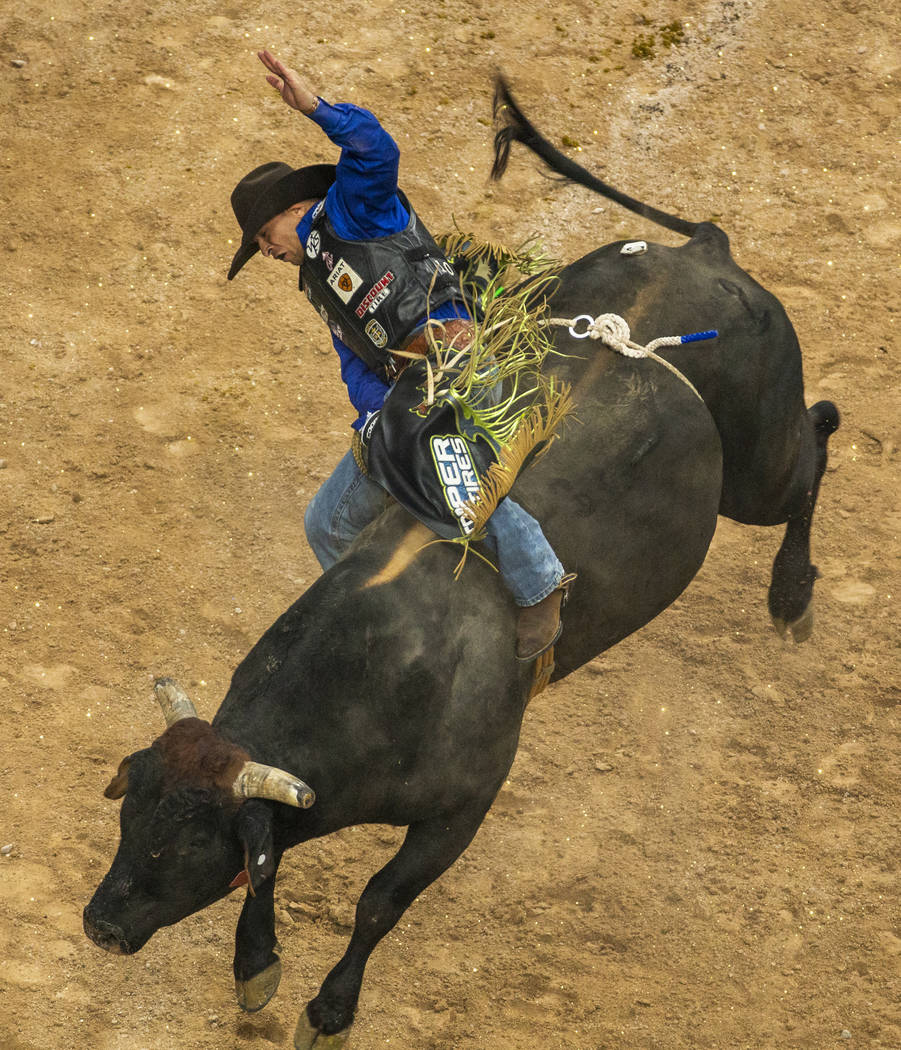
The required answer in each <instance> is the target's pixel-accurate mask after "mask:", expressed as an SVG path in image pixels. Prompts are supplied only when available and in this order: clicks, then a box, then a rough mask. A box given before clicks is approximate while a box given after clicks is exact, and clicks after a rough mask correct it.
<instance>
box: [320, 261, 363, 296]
mask: <svg viewBox="0 0 901 1050" xmlns="http://www.w3.org/2000/svg"><path fill="white" fill-rule="evenodd" d="M326 279H327V281H328V283H329V285H330V287H331V288H332V290H333V291H334V292H335V294H336V295H337V296H338V298H339V299H340V300H341V302H342V303H349V302H350V300H351V298H352V297H353V294H354V292H356V291H357V290H358V289H359V287H360V285H361V284H362V283H363V278H362V277H361V276H360V275H359V274H358V273H357V271H356V270H354V269H353V267H352V266H348V264H347V263H346V262H345V261H344V260H343V259H339V260H338V261H337V262H336V263H335V265H334V267H333V268H332V272H331V273H330V274H329V275H328V277H327V278H326Z"/></svg>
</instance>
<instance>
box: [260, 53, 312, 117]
mask: <svg viewBox="0 0 901 1050" xmlns="http://www.w3.org/2000/svg"><path fill="white" fill-rule="evenodd" d="M257 56H258V58H259V60H260V61H261V62H262V63H263V65H264V66H265V67H266V68H267V69H268V70H269V73H268V74H267V75H266V79H267V80H268V81H269V83H270V84H271V85H272V86H273V87H274V88H275V89H276V91H278V93H279V94H280V95H281V96H282V98H283V99H284V100H285V104H286V105H288V106H290V107H291V108H292V109H296V110H299V111H300V112H301V113H312V112H313V110H314V109H315V108H316V106H317V105H318V103H319V99H318V98H317V97H316V96H315V95H314V94H313V92H312V91H310V89H309V88H308V87H307V86H306V84H304V83H303V81H302V80H301V79H300V77H299V76H298V75H297V73H295V71H294V70H293V69H289V68H288V67H287V66H286V65H285V64H284V63H283V62H280V61H279V60H278V59H277V58H276V57H275V55H273V54H272V53H271V52H270V51H258V52H257Z"/></svg>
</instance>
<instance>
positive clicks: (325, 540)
mask: <svg viewBox="0 0 901 1050" xmlns="http://www.w3.org/2000/svg"><path fill="white" fill-rule="evenodd" d="M390 503H391V497H390V496H389V495H388V493H387V492H385V490H384V489H383V488H382V487H381V485H378V484H376V482H374V481H372V480H371V479H370V478H367V477H366V475H365V474H363V473H362V472H361V470H360V468H359V467H358V466H357V464H356V460H355V459H354V457H353V453H352V452H348V453H347V454H346V455H345V456H344V458H343V459H342V460H341V461H340V462H339V463H338V466H337V467H335V469H334V471H333V472H332V474H331V476H330V477H329V478H328V479H327V480H326V481H325V482H324V483H323V485H322V487H321V488H320V489H319V491H318V492H317V493H316V495H315V496H314V497H313V499H312V500H311V501H310V505H309V506H308V507H307V510H306V514H305V515H304V527H305V529H306V533H307V540H308V541H309V544H310V546H311V547H312V548H313V553H314V554H315V555H316V557H317V558H318V559H319V564H320V565H321V566H322V568H323V569H328V568H329V567H330V566H332V565H334V564H335V562H336V561H337V560H338V559H339V558H340V557H341V555H342V554H344V552H345V551H346V550H347V548H348V547H349V546H350V545H351V543H353V541H354V540H355V539H356V538H357V536H358V535H359V533H360V532H362V530H363V529H364V528H365V527H366V526H367V525H368V524H369V523H370V522H371V521H374V520H375V519H376V518H377V517H378V516H379V514H381V513H382V511H383V510H385V508H386V507H387V506H388V505H389V504H390ZM485 531H486V537H485V546H486V547H487V548H488V549H489V551H491V552H492V553H493V554H494V556H495V558H496V559H497V567H498V570H499V571H500V574H501V578H502V579H503V581H504V583H505V584H506V585H507V589H508V590H509V591H510V593H511V594H512V595H513V600H514V601H515V602H516V604H517V605H535V604H536V603H538V602H540V601H541V600H542V599H543V598H546V597H547V596H548V595H549V594H550V593H551V591H553V590H555V589H556V588H557V587H558V586H559V584H560V581H561V580H562V579H563V566H562V565H561V564H560V561H559V560H558V558H557V556H556V554H554V552H553V550H552V549H551V545H550V544H549V543H548V541H547V540H546V539H545V536H544V533H543V532H542V531H541V526H540V525H539V524H538V522H537V521H536V520H535V519H534V518H533V517H532V516H531V515H530V514H527V513H526V512H525V511H524V510H523V509H522V507H520V506H519V504H517V503H514V502H513V500H511V499H505V500H502V501H501V503H500V505H499V506H498V508H497V510H496V511H495V512H494V513H493V514H492V515H491V517H490V519H489V520H488V525H487V527H486V530H485Z"/></svg>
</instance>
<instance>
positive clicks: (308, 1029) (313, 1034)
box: [294, 1010, 351, 1050]
mask: <svg viewBox="0 0 901 1050" xmlns="http://www.w3.org/2000/svg"><path fill="white" fill-rule="evenodd" d="M350 1029H351V1026H350V1025H348V1026H347V1028H342V1029H341V1031H340V1032H335V1034H334V1035H324V1034H323V1033H322V1031H321V1030H320V1029H319V1028H314V1027H313V1026H312V1025H311V1024H310V1018H309V1016H308V1015H307V1012H306V1010H304V1012H303V1013H302V1014H301V1015H300V1017H298V1019H297V1028H296V1029H295V1031H294V1050H342V1047H344V1046H346V1045H347V1040H348V1038H349V1036H350Z"/></svg>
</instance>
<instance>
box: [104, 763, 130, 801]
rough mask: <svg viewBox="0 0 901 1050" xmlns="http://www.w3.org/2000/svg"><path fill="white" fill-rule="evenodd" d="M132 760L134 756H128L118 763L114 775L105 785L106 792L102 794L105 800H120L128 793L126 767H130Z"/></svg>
mask: <svg viewBox="0 0 901 1050" xmlns="http://www.w3.org/2000/svg"><path fill="white" fill-rule="evenodd" d="M133 758H134V755H129V756H128V757H127V758H123V759H122V761H121V762H120V763H119V768H118V769H117V770H116V775H115V776H114V777H113V779H112V780H111V781H110V782H109V783H108V784H107V785H106V790H105V791H104V792H103V794H104V795H105V796H106V798H122V796H123V795H124V794H125V792H126V791H128V767H129V766H130V765H131V760H132V759H133Z"/></svg>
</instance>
